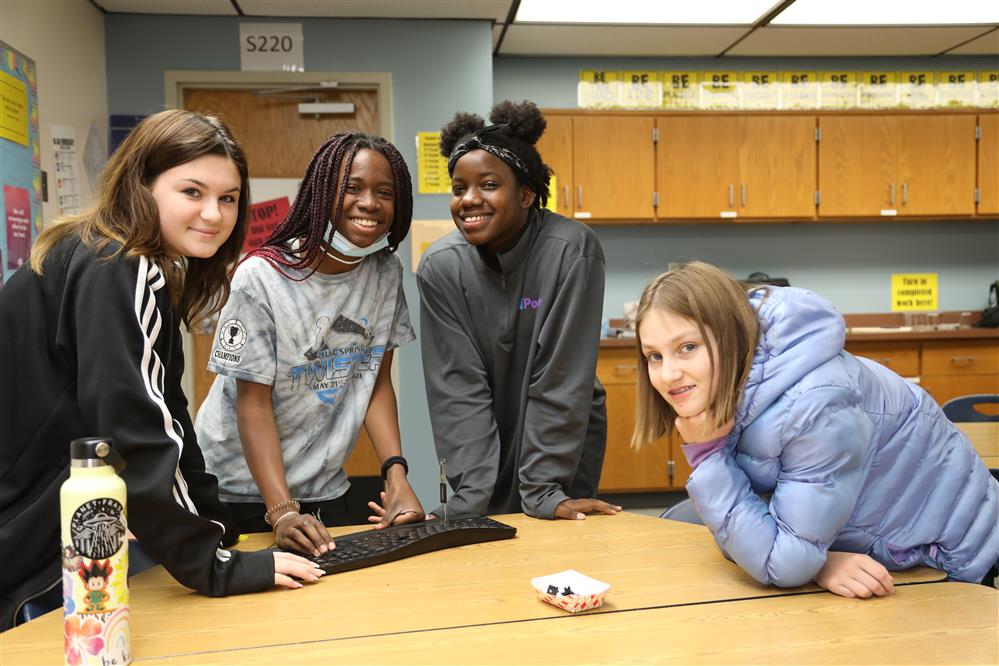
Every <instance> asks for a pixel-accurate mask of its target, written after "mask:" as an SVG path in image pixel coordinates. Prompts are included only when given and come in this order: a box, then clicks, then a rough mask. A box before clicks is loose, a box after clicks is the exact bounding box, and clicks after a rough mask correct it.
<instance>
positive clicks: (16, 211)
mask: <svg viewBox="0 0 999 666" xmlns="http://www.w3.org/2000/svg"><path fill="white" fill-rule="evenodd" d="M3 207H4V218H5V219H6V220H7V268H9V269H10V270H15V269H17V268H18V267H20V266H21V264H23V263H24V262H26V261H27V260H28V253H29V252H31V198H30V195H29V194H28V190H26V189H25V188H23V187H14V186H13V185H4V186H3Z"/></svg>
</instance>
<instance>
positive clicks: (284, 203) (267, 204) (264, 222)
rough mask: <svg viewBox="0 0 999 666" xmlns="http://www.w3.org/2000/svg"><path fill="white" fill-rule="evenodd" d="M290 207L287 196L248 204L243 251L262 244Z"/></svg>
mask: <svg viewBox="0 0 999 666" xmlns="http://www.w3.org/2000/svg"><path fill="white" fill-rule="evenodd" d="M290 207H291V204H290V203H289V202H288V197H281V198H280V199H271V200H270V201H261V202H260V203H257V204H253V205H252V206H250V228H249V229H247V231H246V240H245V241H244V242H243V252H249V251H250V250H254V249H256V248H258V247H260V246H261V245H263V244H264V241H265V240H267V237H268V236H270V235H271V232H272V231H274V227H276V226H277V225H278V222H280V221H281V220H283V219H284V216H285V215H286V214H287V213H288V209H289V208H290Z"/></svg>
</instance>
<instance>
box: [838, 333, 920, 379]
mask: <svg viewBox="0 0 999 666" xmlns="http://www.w3.org/2000/svg"><path fill="white" fill-rule="evenodd" d="M846 351H848V352H850V353H851V354H853V355H854V356H863V357H864V358H868V359H870V360H872V361H875V362H877V363H880V364H881V365H883V366H885V367H886V368H890V369H891V370H894V371H895V372H896V373H897V374H899V375H901V376H902V377H905V378H906V379H910V380H914V381H916V382H918V381H919V342H918V341H914V342H849V343H847V345H846Z"/></svg>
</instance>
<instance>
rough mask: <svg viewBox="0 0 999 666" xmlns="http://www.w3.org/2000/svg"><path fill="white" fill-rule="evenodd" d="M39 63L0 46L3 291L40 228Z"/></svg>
mask: <svg viewBox="0 0 999 666" xmlns="http://www.w3.org/2000/svg"><path fill="white" fill-rule="evenodd" d="M39 150H40V148H39V141H38V79H37V76H36V71H35V61H34V60H32V59H31V58H29V57H27V56H26V55H24V54H23V53H21V52H20V51H17V50H16V49H13V48H11V47H10V46H9V45H7V44H6V43H4V42H2V41H0V184H2V188H0V211H3V225H2V228H0V285H2V284H3V283H5V282H7V280H9V279H10V276H11V275H13V273H14V271H16V270H17V269H18V268H19V267H20V266H21V265H22V264H24V263H26V262H27V261H28V253H29V252H30V251H31V243H32V241H34V239H35V237H36V236H37V235H38V232H39V230H41V226H42V171H41V156H40V152H39Z"/></svg>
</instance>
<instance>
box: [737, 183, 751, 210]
mask: <svg viewBox="0 0 999 666" xmlns="http://www.w3.org/2000/svg"><path fill="white" fill-rule="evenodd" d="M748 189H749V188H748V187H746V184H745V183H743V184H742V185H739V190H740V193H741V195H742V207H743V208H745V207H746V190H748Z"/></svg>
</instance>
